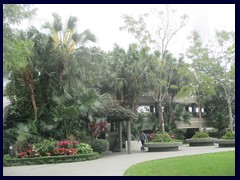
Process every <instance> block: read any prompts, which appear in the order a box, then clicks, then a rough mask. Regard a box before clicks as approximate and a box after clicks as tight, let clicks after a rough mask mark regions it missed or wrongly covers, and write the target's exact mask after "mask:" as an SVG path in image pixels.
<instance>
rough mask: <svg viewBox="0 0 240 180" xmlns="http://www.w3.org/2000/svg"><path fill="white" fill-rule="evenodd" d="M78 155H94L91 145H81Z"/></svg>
mask: <svg viewBox="0 0 240 180" xmlns="http://www.w3.org/2000/svg"><path fill="white" fill-rule="evenodd" d="M76 149H77V154H90V153H93V149H92V148H91V146H90V145H89V144H86V143H80V144H78V145H77V147H76Z"/></svg>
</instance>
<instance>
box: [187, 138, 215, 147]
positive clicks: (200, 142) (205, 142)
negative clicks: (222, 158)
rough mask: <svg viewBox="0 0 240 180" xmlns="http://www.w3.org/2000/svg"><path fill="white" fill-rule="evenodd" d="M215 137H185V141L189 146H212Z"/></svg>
mask: <svg viewBox="0 0 240 180" xmlns="http://www.w3.org/2000/svg"><path fill="white" fill-rule="evenodd" d="M216 140H217V139H216V138H209V139H201V138H199V139H186V142H187V143H189V146H214V143H215V141H216Z"/></svg>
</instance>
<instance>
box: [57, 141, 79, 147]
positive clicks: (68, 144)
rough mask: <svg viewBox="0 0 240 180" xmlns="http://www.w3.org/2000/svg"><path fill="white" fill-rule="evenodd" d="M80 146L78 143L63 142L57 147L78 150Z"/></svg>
mask: <svg viewBox="0 0 240 180" xmlns="http://www.w3.org/2000/svg"><path fill="white" fill-rule="evenodd" d="M78 144H80V142H78V141H74V140H63V141H59V142H58V143H57V147H59V148H76V147H77V145H78Z"/></svg>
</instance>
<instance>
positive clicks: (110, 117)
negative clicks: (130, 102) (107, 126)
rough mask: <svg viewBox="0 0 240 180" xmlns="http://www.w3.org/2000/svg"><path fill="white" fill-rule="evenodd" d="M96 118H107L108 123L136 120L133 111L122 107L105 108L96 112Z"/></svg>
mask: <svg viewBox="0 0 240 180" xmlns="http://www.w3.org/2000/svg"><path fill="white" fill-rule="evenodd" d="M94 117H102V118H106V119H107V121H108V122H115V121H116V122H117V121H131V120H135V118H136V116H135V114H134V113H133V112H131V110H129V109H126V108H124V107H121V106H115V107H105V108H104V109H99V110H98V111H95V113H94Z"/></svg>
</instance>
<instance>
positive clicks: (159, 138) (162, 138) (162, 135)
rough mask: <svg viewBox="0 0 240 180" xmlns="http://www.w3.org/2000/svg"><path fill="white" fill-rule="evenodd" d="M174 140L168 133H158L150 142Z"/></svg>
mask: <svg viewBox="0 0 240 180" xmlns="http://www.w3.org/2000/svg"><path fill="white" fill-rule="evenodd" d="M171 141H174V140H173V139H172V138H171V136H170V135H169V134H168V133H159V134H157V136H156V137H155V138H154V139H153V140H152V142H171Z"/></svg>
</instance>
